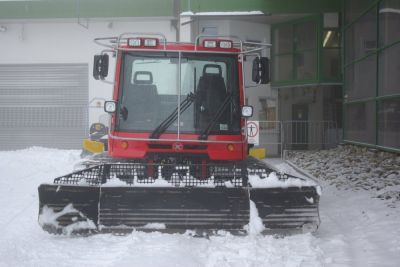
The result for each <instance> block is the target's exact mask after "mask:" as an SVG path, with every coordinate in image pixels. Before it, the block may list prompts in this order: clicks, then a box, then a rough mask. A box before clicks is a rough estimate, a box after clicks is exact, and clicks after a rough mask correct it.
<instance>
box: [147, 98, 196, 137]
mask: <svg viewBox="0 0 400 267" xmlns="http://www.w3.org/2000/svg"><path fill="white" fill-rule="evenodd" d="M195 99H196V94H193V93H192V92H191V93H189V94H188V95H187V97H186V98H185V100H183V101H182V102H181V104H180V106H181V108H180V113H181V114H182V113H183V112H184V111H185V110H186V109H187V108H188V107H189V106H190V105H191V104H192V103H193V102H194V100H195ZM177 118H178V107H176V109H175V110H174V111H173V112H172V113H171V114H170V115H169V116H168V117H167V118H165V119H164V120H163V121H162V122H161V123H160V124H159V125H158V126H157V128H155V129H154V131H153V132H152V133H151V135H150V138H152V139H158V138H160V135H161V134H162V133H163V132H165V131H166V130H167V129H168V127H169V126H171V124H172V123H173V122H174V121H175V120H176V119H177Z"/></svg>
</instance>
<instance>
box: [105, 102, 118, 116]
mask: <svg viewBox="0 0 400 267" xmlns="http://www.w3.org/2000/svg"><path fill="white" fill-rule="evenodd" d="M116 109H117V104H116V103H115V101H106V102H104V111H105V112H107V113H114V112H115V110H116Z"/></svg>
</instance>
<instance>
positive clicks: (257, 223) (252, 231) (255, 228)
mask: <svg viewBox="0 0 400 267" xmlns="http://www.w3.org/2000/svg"><path fill="white" fill-rule="evenodd" d="M244 229H245V230H246V231H247V233H249V235H258V234H260V233H261V232H262V231H264V229H265V226H264V224H263V223H262V220H261V218H260V216H259V215H258V209H257V206H256V204H255V203H254V202H253V201H252V200H250V221H249V224H247V225H245V226H244Z"/></svg>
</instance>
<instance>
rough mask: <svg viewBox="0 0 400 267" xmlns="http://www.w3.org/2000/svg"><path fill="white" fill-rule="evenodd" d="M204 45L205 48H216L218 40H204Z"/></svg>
mask: <svg viewBox="0 0 400 267" xmlns="http://www.w3.org/2000/svg"><path fill="white" fill-rule="evenodd" d="M203 46H204V47H205V48H216V47H217V41H216V40H204V41H203Z"/></svg>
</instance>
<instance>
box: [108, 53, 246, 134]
mask: <svg viewBox="0 0 400 267" xmlns="http://www.w3.org/2000/svg"><path fill="white" fill-rule="evenodd" d="M122 60H123V63H122V70H121V77H120V81H121V82H120V90H119V94H120V95H119V99H120V101H119V103H118V110H117V115H118V116H117V125H116V127H117V130H119V131H125V132H149V133H151V134H152V137H154V138H159V136H160V135H161V134H163V133H195V134H204V133H205V134H206V135H208V134H237V133H239V132H240V108H239V86H238V78H237V77H238V69H237V67H236V61H237V57H235V56H234V55H215V54H200V53H199V54H195V53H181V54H180V56H179V53H169V52H166V53H158V52H156V53H154V52H153V53H143V52H126V53H125V54H124V55H123V58H122Z"/></svg>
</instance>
